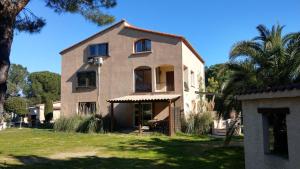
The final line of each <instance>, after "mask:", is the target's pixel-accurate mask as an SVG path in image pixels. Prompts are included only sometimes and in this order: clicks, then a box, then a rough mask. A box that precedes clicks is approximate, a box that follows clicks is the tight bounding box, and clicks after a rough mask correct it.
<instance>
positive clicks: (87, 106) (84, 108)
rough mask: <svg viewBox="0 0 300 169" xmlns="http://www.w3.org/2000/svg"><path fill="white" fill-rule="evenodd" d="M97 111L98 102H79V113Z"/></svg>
mask: <svg viewBox="0 0 300 169" xmlns="http://www.w3.org/2000/svg"><path fill="white" fill-rule="evenodd" d="M95 113H96V102H79V103H78V114H79V115H90V114H95Z"/></svg>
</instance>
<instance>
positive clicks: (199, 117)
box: [182, 111, 214, 135]
mask: <svg viewBox="0 0 300 169" xmlns="http://www.w3.org/2000/svg"><path fill="white" fill-rule="evenodd" d="M213 119H214V115H213V113H212V112H209V111H208V112H203V113H190V115H189V117H188V118H187V119H186V120H185V119H183V122H182V125H183V127H182V129H183V131H184V132H185V133H188V134H196V135H202V134H207V133H209V131H210V129H211V125H212V123H213Z"/></svg>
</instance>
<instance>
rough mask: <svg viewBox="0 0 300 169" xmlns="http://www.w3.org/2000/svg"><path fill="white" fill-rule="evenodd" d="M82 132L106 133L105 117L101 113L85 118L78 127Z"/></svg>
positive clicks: (78, 130)
mask: <svg viewBox="0 0 300 169" xmlns="http://www.w3.org/2000/svg"><path fill="white" fill-rule="evenodd" d="M77 132H81V133H104V130H103V119H102V117H101V116H100V115H92V116H87V117H85V118H83V120H82V121H81V123H80V124H79V126H78V128H77Z"/></svg>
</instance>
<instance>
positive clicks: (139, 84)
mask: <svg viewBox="0 0 300 169" xmlns="http://www.w3.org/2000/svg"><path fill="white" fill-rule="evenodd" d="M147 73H148V74H150V83H149V84H148V83H147V82H146V80H145V79H146V78H145V77H146V74H147ZM138 74H140V75H141V74H142V79H141V80H140V79H138ZM134 87H135V92H152V69H151V68H150V67H143V68H137V69H135V70H134Z"/></svg>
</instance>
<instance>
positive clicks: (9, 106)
mask: <svg viewBox="0 0 300 169" xmlns="http://www.w3.org/2000/svg"><path fill="white" fill-rule="evenodd" d="M4 108H5V110H6V111H7V112H10V113H11V112H13V113H16V114H18V115H20V116H23V115H25V114H27V113H28V111H27V100H26V99H25V98H23V97H9V98H8V99H7V100H6V101H5V103H4Z"/></svg>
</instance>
